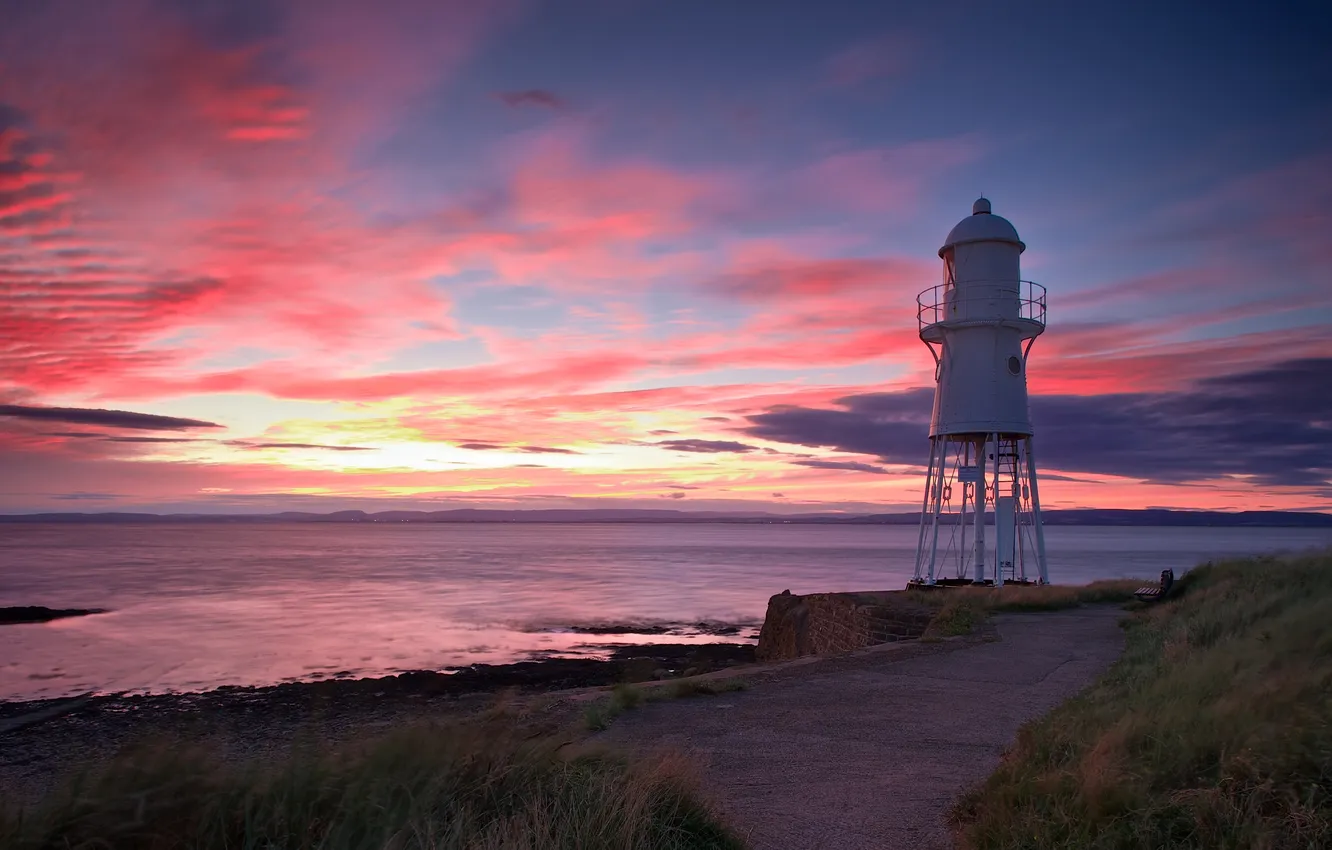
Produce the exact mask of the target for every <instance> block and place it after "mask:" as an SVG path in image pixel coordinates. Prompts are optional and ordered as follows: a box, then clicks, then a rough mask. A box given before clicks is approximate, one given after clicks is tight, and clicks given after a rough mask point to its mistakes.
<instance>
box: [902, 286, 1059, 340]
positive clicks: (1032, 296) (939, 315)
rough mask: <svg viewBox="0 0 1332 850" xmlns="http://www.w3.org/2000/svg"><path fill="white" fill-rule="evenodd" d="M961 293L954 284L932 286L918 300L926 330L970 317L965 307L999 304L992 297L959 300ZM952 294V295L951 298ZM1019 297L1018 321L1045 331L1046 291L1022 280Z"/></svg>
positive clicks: (918, 318)
mask: <svg viewBox="0 0 1332 850" xmlns="http://www.w3.org/2000/svg"><path fill="white" fill-rule="evenodd" d="M969 283H986V281H969ZM957 289H958V288H957V287H956V286H954V285H952V284H947V283H941V284H939V285H938V286H931V287H930V288H929V289H927V290H925V291H924V292H922V293H920V294H919V295H917V296H916V319H917V321H919V323H920V328H921V329H922V330H924V329H925V328H927V327H929V326H930V325H937V324H938V323H939V322H944V321H947V320H949V319H955V318H957V317H958V315H959V314H960V315H963V316H966V315H970V313H971V311H970V310H963V309H961V308H962V307H963V305H967V304H973V303H974V304H980V303H981V302H986V303H988V302H991V301H995V300H997V299H995V298H992V297H991V296H989V295H985V296H973V297H971V298H959V297H958V296H957ZM950 291H951V293H952V294H951V295H950V294H949V292H950ZM1011 294H1013V292H1012V290H1009V291H1008V293H1006V295H1011ZM1016 295H1017V303H1018V314H1017V316H1015V317H1014V318H1018V319H1026V320H1028V321H1032V322H1036V323H1037V324H1039V325H1041V326H1042V327H1044V326H1045V287H1044V286H1041V285H1040V284H1039V283H1033V282H1032V281H1030V280H1020V281H1018V290H1017V293H1016Z"/></svg>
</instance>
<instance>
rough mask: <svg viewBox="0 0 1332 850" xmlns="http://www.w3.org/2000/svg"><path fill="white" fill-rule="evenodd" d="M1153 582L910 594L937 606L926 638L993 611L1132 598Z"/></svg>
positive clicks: (973, 623)
mask: <svg viewBox="0 0 1332 850" xmlns="http://www.w3.org/2000/svg"><path fill="white" fill-rule="evenodd" d="M1144 584H1151V582H1147V581H1143V580H1141V579H1114V580H1111V581H1097V582H1092V583H1091V584H1087V585H1080V586H1065V585H1043V586H1037V585H1019V584H1007V585H1004V586H1003V587H950V588H946V589H940V590H928V591H926V590H913V591H910V592H909V593H908V594H907V595H908V596H909V597H910V598H911V599H912V600H913V601H916V602H919V603H921V604H923V605H927V606H929V607H931V608H934V609H936V613H935V615H934V619H933V620H931V621H930V625H929V628H928V629H927V630H926V633H925V634H926V639H927V640H928V639H935V640H937V639H939V638H941V637H954V636H957V635H965V634H970V633H971V632H973V631H975V629H976V627H977V626H979V625H980V624H981V623H983V622H985V619H986V617H988V616H989V615H990V613H991V612H994V611H1057V610H1061V609H1065V608H1076V607H1078V606H1080V605H1099V604H1110V603H1124V602H1129V601H1132V599H1133V591H1135V590H1137V589H1138V588H1139V587H1142V586H1143V585H1144Z"/></svg>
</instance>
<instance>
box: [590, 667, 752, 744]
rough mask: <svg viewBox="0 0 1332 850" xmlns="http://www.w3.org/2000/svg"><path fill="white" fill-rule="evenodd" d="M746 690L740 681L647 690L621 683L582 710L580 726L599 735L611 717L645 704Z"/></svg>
mask: <svg viewBox="0 0 1332 850" xmlns="http://www.w3.org/2000/svg"><path fill="white" fill-rule="evenodd" d="M747 687H748V685H747V684H746V683H745V682H744V681H743V680H741V679H675V680H673V681H672V682H670V683H669V684H666V685H660V686H656V687H649V688H641V687H638V686H637V685H632V684H628V683H622V684H619V685H616V686H615V687H613V688H611V693H610V697H608V698H607V699H603V700H597V701H596V702H594V703H592V704H591V705H589V706H588V707H587V708H586V709H585V710H584V711H583V725H585V726H586V727H587V728H588V729H590V730H591V731H593V732H600V731H601V730H603V729H605V728H607V727H609V726H610V724H611V721H613V720H614V719H615V718H617V717H619V716H620V715H621V714H623V713H624V712H626V711H628V710H630V709H634V708H637V707H638V706H640V705H642V704H643V703H645V702H660V701H662V700H668V699H686V698H688V697H696V696H716V695H717V694H724V693H732V692H734V691H743V690H745V689H746V688H747Z"/></svg>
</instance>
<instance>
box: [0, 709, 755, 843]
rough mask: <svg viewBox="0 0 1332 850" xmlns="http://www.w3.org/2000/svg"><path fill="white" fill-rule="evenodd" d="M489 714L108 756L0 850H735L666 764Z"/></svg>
mask: <svg viewBox="0 0 1332 850" xmlns="http://www.w3.org/2000/svg"><path fill="white" fill-rule="evenodd" d="M571 749H573V748H570V747H566V746H564V745H563V744H562V743H561V742H559V741H558V740H556V739H553V738H550V737H540V738H536V739H531V738H528V737H526V734H525V733H523V732H521V731H520V729H519V727H518V726H517V725H516V724H514V723H513V722H511V721H509V720H506V719H504V718H502V717H498V716H495V715H490V716H487V717H485V718H482V719H480V720H476V721H466V722H458V723H454V724H452V725H447V726H419V727H412V728H404V729H401V730H398V731H396V732H394V733H391V734H389V735H387V736H385V737H383V738H380V739H378V740H375V741H373V742H369V743H365V744H362V745H360V746H356V747H352V748H346V749H340V750H336V751H334V750H328V749H322V748H315V747H312V748H307V749H305V750H302V751H294V752H292V753H290V754H288V755H285V756H282V757H276V758H274V759H272V760H270V761H269V762H267V763H262V764H261V763H257V762H250V763H243V764H238V763H230V762H227V761H224V760H221V759H219V758H218V757H217V755H216V754H215V753H212V752H209V751H207V750H204V749H197V748H194V747H189V746H183V745H181V744H179V743H163V744H157V745H150V746H143V747H139V748H136V749H134V750H130V751H126V752H123V753H121V754H120V755H119V756H118V757H116V758H115V759H113V760H112V761H111V762H110V763H108V764H107V765H105V766H104V767H103V768H102V769H100V770H98V771H97V772H96V773H90V774H87V775H84V776H82V777H81V778H80V779H78V780H77V781H76V782H75V783H74V784H72V785H71V786H70V787H69V788H67V789H66V790H65V791H64V792H63V793H59V794H57V795H55V796H53V797H51V798H49V799H48V800H47V801H46V802H44V803H43V804H41V805H39V806H37V807H36V808H33V809H29V810H27V811H23V812H19V813H13V812H11V813H8V814H0V846H3V847H5V848H14V850H28V848H32V850H37V848H56V847H60V848H67V847H68V848H75V847H87V848H94V847H96V848H136V850H137V848H143V849H144V850H159V849H160V850H166V848H176V847H190V848H199V850H211V848H219V850H221V848H228V850H235V849H236V848H240V849H241V850H244V848H272V849H273V850H276V848H297V849H298V850H306V848H309V850H313V849H314V848H320V850H353V848H355V850H361V848H392V850H414V848H422V850H424V848H431V850H434V849H435V848H440V849H441V850H443V849H444V848H457V849H458V850H463V848H466V849H467V850H501V848H503V849H504V850H527V848H530V849H531V850H539V849H542V850H543V849H544V848H607V850H609V848H644V850H658V848H660V850H684V848H739V847H741V846H742V845H741V844H740V842H739V841H738V840H737V839H735V838H734V837H733V836H731V835H730V834H729V833H728V832H727V831H726V830H725V828H724V827H722V826H721V825H720V824H719V823H718V821H717V820H716V818H715V817H714V815H713V813H712V811H711V810H710V809H709V808H708V807H707V806H706V805H704V804H703V803H702V802H700V799H699V797H698V796H697V794H696V792H695V785H694V779H693V776H692V774H691V773H690V771H689V768H688V765H687V764H686V763H684V762H683V761H682V760H680V759H679V758H673V757H664V758H659V759H657V760H654V761H650V762H634V763H631V762H628V761H625V760H623V759H621V758H619V757H617V756H614V755H611V754H608V753H605V752H601V751H593V750H578V751H573V752H571V751H570V750H571Z"/></svg>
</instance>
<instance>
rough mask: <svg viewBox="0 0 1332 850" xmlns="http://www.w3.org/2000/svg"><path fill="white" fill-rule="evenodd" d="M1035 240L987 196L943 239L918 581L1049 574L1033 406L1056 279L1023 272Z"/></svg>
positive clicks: (923, 300) (927, 333) (931, 319)
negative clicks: (1041, 280) (1030, 365)
mask: <svg viewBox="0 0 1332 850" xmlns="http://www.w3.org/2000/svg"><path fill="white" fill-rule="evenodd" d="M1026 247H1027V246H1026V245H1024V244H1023V243H1022V240H1021V239H1019V238H1018V234H1017V230H1016V229H1015V228H1014V227H1013V225H1012V224H1010V223H1009V222H1008V220H1007V219H1004V218H1002V217H1000V216H997V215H994V214H993V213H992V212H990V202H989V201H988V200H986V199H985V198H981V199H980V200H978V201H976V203H975V204H973V205H972V208H971V215H970V216H968V217H967V218H964V219H963V220H962V221H960V222H958V224H957V226H956V227H954V228H953V230H952V232H950V233H949V234H948V239H947V240H946V241H945V242H944V246H943V247H942V248H940V249H939V256H940V257H941V258H942V259H943V283H941V284H940V285H938V286H935V287H933V288H931V289H927V290H925V291H924V292H922V293H921V294H920V295H919V296H918V297H917V299H916V303H917V305H918V306H919V311H918V317H919V319H920V338H921V341H922V342H924V343H925V345H926V346H928V347H929V349H930V353H931V354H932V355H933V356H934V363H935V381H936V383H937V386H936V388H935V391H934V413H933V415H932V416H931V418H930V463H929V469H928V471H927V472H926V474H925V498H924V502H923V505H922V508H921V521H920V536H919V541H918V543H917V546H916V575H915V578H913V579H912V583H913V584H924V585H934V584H961V583H975V584H989V583H991V582H992V583H994V584H996V585H1000V584H1003V583H1004V582H1006V581H1018V582H1033V581H1038V582H1040V583H1041V584H1048V583H1049V581H1050V574H1049V571H1048V570H1047V568H1046V563H1045V532H1044V529H1043V528H1042V527H1041V503H1040V497H1039V495H1038V491H1037V487H1036V462H1035V459H1034V458H1033V456H1032V445H1031V443H1032V440H1031V437H1032V428H1031V416H1030V414H1029V413H1028V411H1027V355H1028V353H1029V352H1030V351H1031V345H1032V343H1033V342H1035V341H1036V337H1038V336H1040V334H1041V332H1042V331H1044V330H1045V287H1043V286H1041V285H1039V284H1036V283H1031V282H1030V281H1024V280H1022V275H1021V272H1020V256H1021V254H1022V252H1023V251H1024V250H1025V249H1026ZM991 514H992V515H993V517H994V531H993V540H992V541H989V540H987V531H986V527H985V526H986V520H987V517H988V516H990V515H991Z"/></svg>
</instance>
